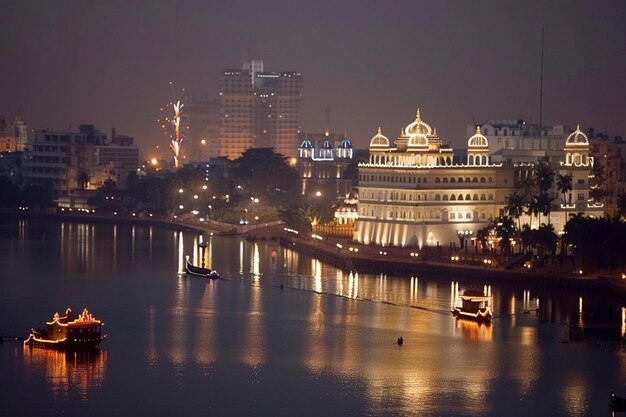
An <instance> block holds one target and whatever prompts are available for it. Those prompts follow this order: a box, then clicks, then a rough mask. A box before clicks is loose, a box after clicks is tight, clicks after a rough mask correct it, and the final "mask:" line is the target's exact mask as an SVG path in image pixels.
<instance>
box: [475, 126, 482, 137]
mask: <svg viewBox="0 0 626 417" xmlns="http://www.w3.org/2000/svg"><path fill="white" fill-rule="evenodd" d="M476 134H477V135H480V134H481V133H480V126H476Z"/></svg>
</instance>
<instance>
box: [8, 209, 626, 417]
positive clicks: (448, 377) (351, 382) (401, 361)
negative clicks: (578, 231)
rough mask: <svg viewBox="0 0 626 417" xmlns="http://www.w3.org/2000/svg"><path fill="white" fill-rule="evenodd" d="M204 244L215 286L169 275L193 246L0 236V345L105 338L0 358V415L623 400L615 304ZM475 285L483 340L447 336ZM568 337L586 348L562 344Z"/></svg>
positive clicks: (115, 233) (623, 350)
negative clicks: (54, 328) (51, 332)
mask: <svg viewBox="0 0 626 417" xmlns="http://www.w3.org/2000/svg"><path fill="white" fill-rule="evenodd" d="M209 242H210V245H209V247H208V248H207V250H206V252H205V253H204V260H205V263H206V264H208V265H211V266H213V267H215V268H216V269H218V270H219V271H220V273H221V274H222V277H223V279H221V280H219V281H208V280H204V279H201V278H192V277H186V276H184V275H181V274H180V273H179V271H181V269H182V266H183V262H184V256H185V255H190V256H192V257H193V258H194V259H195V260H196V261H197V262H198V263H199V262H200V259H199V258H200V257H201V256H202V253H201V252H200V251H199V249H198V246H197V235H195V234H192V233H179V232H174V231H169V230H163V229H159V228H149V227H132V226H126V225H120V226H110V225H83V224H72V223H55V222H48V223H43V222H36V221H32V220H30V221H24V220H22V221H17V220H16V221H15V222H9V221H5V222H4V223H2V224H0V266H1V268H0V271H1V272H0V333H1V334H4V335H17V336H25V335H26V332H27V330H28V329H29V328H30V327H33V326H34V327H36V326H40V325H43V324H44V322H45V321H46V320H49V319H50V318H51V317H52V314H53V313H54V312H56V311H59V312H62V311H63V310H64V309H65V308H66V307H68V306H71V307H73V309H74V310H75V311H77V310H79V309H82V308H84V307H88V308H89V309H90V311H91V312H92V313H93V314H94V315H95V316H96V317H97V318H100V319H102V320H103V321H105V323H106V326H105V329H106V331H107V332H108V333H109V335H110V336H109V338H108V339H107V340H106V341H105V342H104V343H103V344H102V345H101V347H100V349H99V350H97V351H95V352H89V353H85V354H80V355H78V354H65V353H61V352H53V351H45V350H37V349H28V348H26V349H24V348H23V347H22V345H21V344H20V343H15V342H5V343H4V344H2V345H0V392H2V403H1V404H0V407H1V409H2V413H3V415H7V416H8V415H10V416H27V415H44V414H48V415H50V414H51V415H62V416H111V415H133V416H137V415H147V416H148V415H149V416H172V415H181V416H183V415H184V416H196V415H203V416H204V415H219V416H239V415H257V416H320V415H328V416H331V415H332V416H335V415H336V416H366V415H372V416H505V415H506V416H535V415H544V416H595V415H610V412H609V410H608V394H609V392H610V391H611V390H617V391H621V392H622V393H624V390H625V389H626V347H625V344H624V339H623V335H624V333H626V325H625V324H624V316H623V315H624V313H623V312H624V311H625V310H624V309H623V306H624V305H626V301H624V300H620V299H619V298H615V297H611V296H607V295H606V294H580V293H577V292H575V291H571V292H568V291H563V290H554V289H546V288H541V287H539V288H536V287H530V286H525V285H521V284H520V285H519V286H515V285H511V284H502V283H498V282H487V281H485V282H478V281H467V280H463V279H458V278H457V277H454V276H451V277H449V278H448V279H432V278H429V277H427V276H413V277H410V276H399V275H398V276H394V275H393V273H390V274H388V275H382V276H381V275H367V274H346V273H344V272H342V271H340V270H337V269H335V268H333V267H330V266H327V265H324V264H322V263H320V262H318V261H316V260H314V259H311V258H309V257H305V256H302V255H298V254H297V253H296V252H294V251H291V250H287V249H283V248H281V247H279V246H278V245H277V244H276V243H274V242H271V241H268V242H258V243H255V242H246V241H243V240H241V239H239V238H226V237H212V238H210V241H209ZM280 284H283V289H282V290H281V288H280ZM484 285H487V286H489V289H490V290H491V292H492V294H493V295H494V307H495V312H496V319H495V320H494V324H493V325H492V326H484V325H482V326H481V325H477V324H475V323H471V322H464V321H456V320H455V319H454V318H453V317H452V316H451V314H450V313H449V310H450V307H451V305H452V304H453V303H455V302H456V292H457V291H463V290H464V289H465V288H470V287H472V288H475V287H483V286H484ZM536 308H539V312H538V313H536V312H535V311H534V310H535V309H536ZM528 311H531V312H528ZM564 322H568V323H572V324H580V325H582V326H584V327H585V335H586V337H585V340H583V341H576V342H571V343H560V340H561V335H562V328H563V325H562V324H561V323H564ZM400 335H402V336H403V337H404V340H405V343H404V345H402V346H398V345H397V344H396V343H395V340H396V338H397V337H398V336H400Z"/></svg>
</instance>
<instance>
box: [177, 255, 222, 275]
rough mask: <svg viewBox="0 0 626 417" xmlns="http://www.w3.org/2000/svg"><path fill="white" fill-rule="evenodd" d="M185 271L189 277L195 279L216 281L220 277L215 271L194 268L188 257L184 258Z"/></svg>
mask: <svg viewBox="0 0 626 417" xmlns="http://www.w3.org/2000/svg"><path fill="white" fill-rule="evenodd" d="M185 271H186V272H187V273H188V274H189V275H193V276H196V277H203V278H212V279H217V278H219V277H220V274H218V273H217V271H216V270H214V269H209V268H203V267H199V266H195V265H194V264H192V263H191V262H189V256H187V257H186V258H185Z"/></svg>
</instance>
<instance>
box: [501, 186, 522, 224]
mask: <svg viewBox="0 0 626 417" xmlns="http://www.w3.org/2000/svg"><path fill="white" fill-rule="evenodd" d="M505 210H506V213H507V214H508V215H509V216H511V217H513V218H515V219H517V228H518V230H519V229H521V225H520V217H521V215H522V214H524V197H523V196H522V195H520V194H517V193H514V194H509V195H508V196H507V197H506V207H505Z"/></svg>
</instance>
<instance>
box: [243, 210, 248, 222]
mask: <svg viewBox="0 0 626 417" xmlns="http://www.w3.org/2000/svg"><path fill="white" fill-rule="evenodd" d="M243 211H245V212H246V223H245V224H248V209H243Z"/></svg>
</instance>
